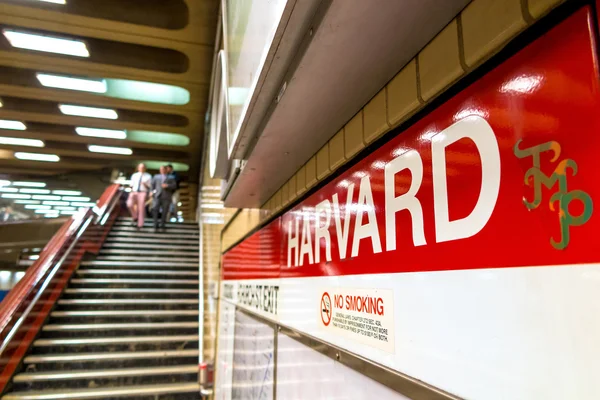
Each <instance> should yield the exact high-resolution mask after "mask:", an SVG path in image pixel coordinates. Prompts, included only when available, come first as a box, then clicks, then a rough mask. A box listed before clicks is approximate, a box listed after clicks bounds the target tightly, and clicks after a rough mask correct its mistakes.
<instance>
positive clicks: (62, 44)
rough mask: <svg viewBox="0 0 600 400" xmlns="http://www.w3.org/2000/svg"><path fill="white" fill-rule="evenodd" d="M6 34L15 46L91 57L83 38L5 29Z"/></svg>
mask: <svg viewBox="0 0 600 400" xmlns="http://www.w3.org/2000/svg"><path fill="white" fill-rule="evenodd" d="M2 33H3V34H4V36H5V37H6V39H7V40H8V42H9V43H10V44H11V46H13V47H17V48H19V49H25V50H34V51H43V52H47V53H55V54H64V55H68V56H75V57H89V56H90V52H89V51H88V48H87V46H86V44H85V43H84V42H82V41H81V40H72V39H63V38H59V37H55V36H48V35H40V34H35V33H29V32H22V31H16V30H13V29H4V30H3V32H2Z"/></svg>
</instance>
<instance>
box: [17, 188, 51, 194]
mask: <svg viewBox="0 0 600 400" xmlns="http://www.w3.org/2000/svg"><path fill="white" fill-rule="evenodd" d="M19 193H29V194H49V193H50V191H49V190H48V189H19Z"/></svg>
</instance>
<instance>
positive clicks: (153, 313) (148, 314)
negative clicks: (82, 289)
mask: <svg viewBox="0 0 600 400" xmlns="http://www.w3.org/2000/svg"><path fill="white" fill-rule="evenodd" d="M138 307H142V308H141V309H138V310H122V309H116V306H114V305H113V306H112V307H105V308H104V309H99V310H88V309H84V310H81V309H77V310H76V311H73V307H71V308H69V309H67V310H65V311H54V312H52V313H51V314H50V317H51V321H50V322H51V323H53V324H109V323H118V322H129V323H131V322H185V321H198V315H199V313H198V310H190V309H165V308H162V309H151V310H149V309H148V306H145V307H144V306H143V305H142V306H138ZM163 307H164V306H163ZM59 308H64V307H59ZM121 308H123V307H121ZM144 308H145V309H144Z"/></svg>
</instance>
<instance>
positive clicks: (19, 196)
mask: <svg viewBox="0 0 600 400" xmlns="http://www.w3.org/2000/svg"><path fill="white" fill-rule="evenodd" d="M1 197H2V198H4V199H30V198H31V195H30V194H17V193H2V196H1Z"/></svg>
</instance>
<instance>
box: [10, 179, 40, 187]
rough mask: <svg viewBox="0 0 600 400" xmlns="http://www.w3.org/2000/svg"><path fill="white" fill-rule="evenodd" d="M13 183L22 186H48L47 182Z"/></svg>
mask: <svg viewBox="0 0 600 400" xmlns="http://www.w3.org/2000/svg"><path fill="white" fill-rule="evenodd" d="M12 185H13V186H21V187H35V188H43V187H46V182H26V181H15V182H13V183H12Z"/></svg>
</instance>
